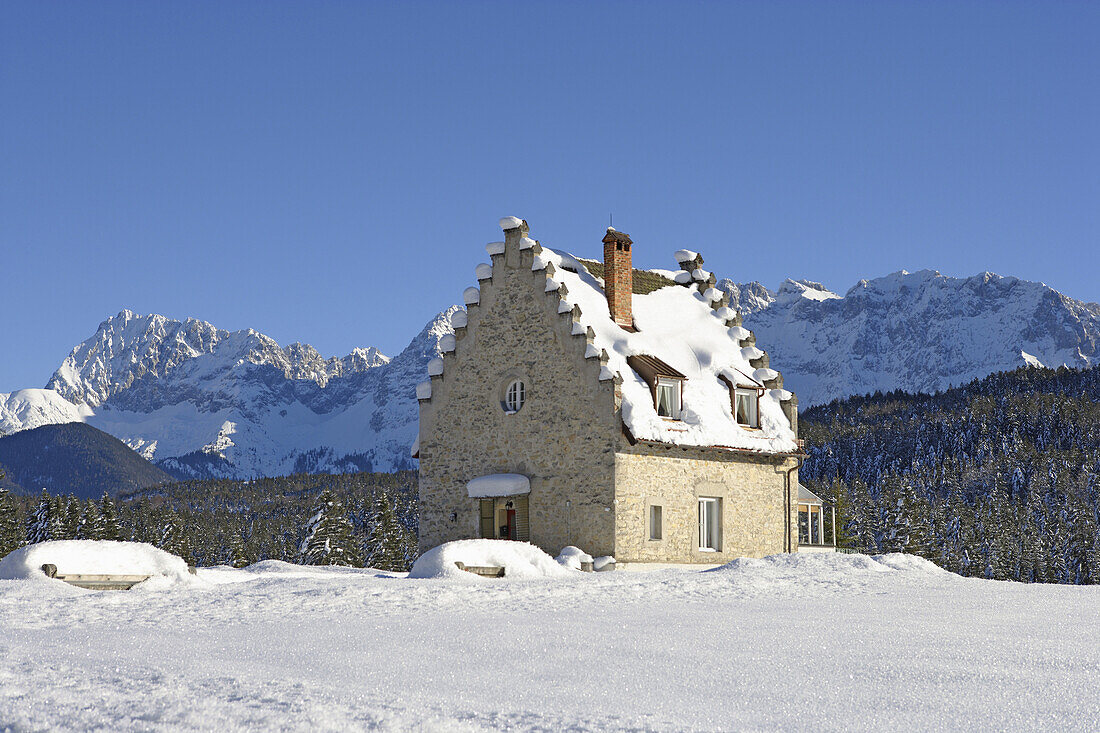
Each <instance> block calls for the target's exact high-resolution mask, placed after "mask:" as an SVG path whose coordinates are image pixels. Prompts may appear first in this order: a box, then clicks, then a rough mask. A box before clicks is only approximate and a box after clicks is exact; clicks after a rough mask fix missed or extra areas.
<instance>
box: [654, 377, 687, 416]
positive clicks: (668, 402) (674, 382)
mask: <svg viewBox="0 0 1100 733" xmlns="http://www.w3.org/2000/svg"><path fill="white" fill-rule="evenodd" d="M682 383H683V380H680V379H670V378H668V377H660V378H658V379H657V405H656V406H657V415H658V416H660V417H667V418H671V419H672V420H679V419H680V399H681V395H680V389H681V385H682Z"/></svg>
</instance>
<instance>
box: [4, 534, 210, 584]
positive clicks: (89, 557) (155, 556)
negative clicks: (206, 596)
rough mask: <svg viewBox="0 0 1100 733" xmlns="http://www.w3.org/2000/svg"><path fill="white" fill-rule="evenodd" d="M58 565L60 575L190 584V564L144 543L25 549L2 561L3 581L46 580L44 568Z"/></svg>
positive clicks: (62, 543) (97, 542) (83, 542)
mask: <svg viewBox="0 0 1100 733" xmlns="http://www.w3.org/2000/svg"><path fill="white" fill-rule="evenodd" d="M46 564H51V565H56V566H57V573H58V575H150V576H163V577H166V578H168V579H169V580H172V581H175V582H183V583H186V582H190V581H191V580H192V577H191V574H190V573H189V572H188V570H187V563H186V562H184V560H183V559H182V558H180V557H177V556H175V555H173V554H171V553H168V552H165V551H164V550H161V549H159V548H156V547H153V546H152V545H149V544H145V543H144V542H114V541H112V540H61V541H56V542H39V543H37V544H34V545H27V546H26V547H21V548H19V549H18V550H15V551H14V552H11V553H9V554H8V555H7V556H5V557H4V559H3V560H0V578H3V579H5V580H16V579H20V578H44V577H46V576H45V574H44V573H43V572H42V566H43V565H46Z"/></svg>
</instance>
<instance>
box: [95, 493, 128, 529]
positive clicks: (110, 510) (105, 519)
mask: <svg viewBox="0 0 1100 733" xmlns="http://www.w3.org/2000/svg"><path fill="white" fill-rule="evenodd" d="M99 513H100V516H101V517H102V529H101V530H100V536H99V539H101V540H119V539H122V526H121V524H120V523H119V517H118V509H117V508H116V507H115V503H114V502H113V501H111V497H110V496H108V495H107V492H103V498H101V499H100V500H99Z"/></svg>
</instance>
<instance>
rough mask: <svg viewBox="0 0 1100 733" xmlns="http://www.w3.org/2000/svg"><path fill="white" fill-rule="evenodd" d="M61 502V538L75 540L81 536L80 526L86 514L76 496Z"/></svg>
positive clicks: (67, 497)
mask: <svg viewBox="0 0 1100 733" xmlns="http://www.w3.org/2000/svg"><path fill="white" fill-rule="evenodd" d="M60 502H61V507H62V510H61V538H62V539H66V540H75V539H77V537H78V536H79V535H80V525H81V524H82V523H83V519H84V512H83V510H82V507H81V506H80V500H79V499H77V498H76V497H75V496H66V497H64V498H62V499H61V500H60Z"/></svg>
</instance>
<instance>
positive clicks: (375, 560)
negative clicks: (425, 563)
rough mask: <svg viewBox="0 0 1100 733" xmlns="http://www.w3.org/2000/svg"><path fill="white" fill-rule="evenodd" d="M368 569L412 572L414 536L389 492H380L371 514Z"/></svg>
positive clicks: (367, 549) (367, 551)
mask: <svg viewBox="0 0 1100 733" xmlns="http://www.w3.org/2000/svg"><path fill="white" fill-rule="evenodd" d="M365 549H366V553H365V554H366V556H367V567H372V568H377V569H378V570H392V571H404V570H408V569H409V564H410V560H411V557H410V555H411V554H413V553H414V552H415V547H414V543H413V542H412V537H411V533H410V532H409V531H408V530H407V529H406V528H405V526H404V525H402V524H401V522H400V521H399V520H398V518H397V513H396V512H395V510H394V506H393V500H392V499H391V498H390V495H389V493H388V492H386V491H379V492H377V494H376V496H375V500H374V506H373V508H372V511H371V521H370V538H369V539H368V540H367V543H366V547H365Z"/></svg>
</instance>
